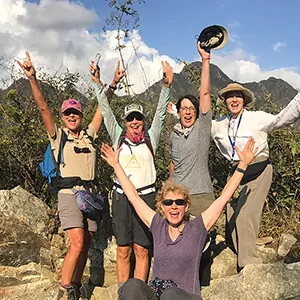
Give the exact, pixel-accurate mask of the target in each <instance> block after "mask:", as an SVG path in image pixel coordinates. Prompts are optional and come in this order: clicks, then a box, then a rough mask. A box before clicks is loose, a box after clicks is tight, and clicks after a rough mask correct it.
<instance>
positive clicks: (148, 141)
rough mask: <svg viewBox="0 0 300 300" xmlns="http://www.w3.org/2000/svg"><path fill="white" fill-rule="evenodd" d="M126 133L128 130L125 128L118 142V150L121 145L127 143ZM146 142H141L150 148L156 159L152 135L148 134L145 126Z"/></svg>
mask: <svg viewBox="0 0 300 300" xmlns="http://www.w3.org/2000/svg"><path fill="white" fill-rule="evenodd" d="M126 131H127V129H126V128H124V129H123V131H122V133H121V135H120V137H119V141H118V148H120V147H121V145H122V144H123V143H124V142H125V137H126ZM144 139H145V140H144V141H142V142H141V144H142V143H145V144H146V145H147V147H148V148H149V150H150V152H151V154H152V156H153V157H154V156H155V154H154V150H153V146H152V143H151V139H150V135H149V133H148V129H147V128H146V126H144Z"/></svg>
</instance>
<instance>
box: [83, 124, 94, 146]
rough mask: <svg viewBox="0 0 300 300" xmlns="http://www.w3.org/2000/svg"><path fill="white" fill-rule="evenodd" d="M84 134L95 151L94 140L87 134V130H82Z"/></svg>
mask: <svg viewBox="0 0 300 300" xmlns="http://www.w3.org/2000/svg"><path fill="white" fill-rule="evenodd" d="M83 132H84V134H85V135H86V136H87V138H88V139H89V140H90V141H91V144H92V145H93V147H94V148H95V149H96V150H97V145H96V143H95V141H94V139H93V138H92V137H91V136H90V135H89V134H88V133H87V129H86V128H85V129H83Z"/></svg>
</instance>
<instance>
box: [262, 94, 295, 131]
mask: <svg viewBox="0 0 300 300" xmlns="http://www.w3.org/2000/svg"><path fill="white" fill-rule="evenodd" d="M299 118H300V92H299V93H298V94H297V95H296V96H295V97H294V98H293V99H292V100H291V101H290V103H289V104H288V105H287V106H286V107H285V108H283V109H282V111H281V112H280V113H278V114H277V115H271V114H268V115H266V119H265V121H266V120H268V119H269V122H268V123H267V125H266V126H265V128H264V129H265V130H266V131H267V132H270V131H272V130H275V129H278V128H281V127H286V126H289V125H291V124H293V123H294V122H296V121H297V120H298V119H299Z"/></svg>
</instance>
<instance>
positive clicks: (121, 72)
mask: <svg viewBox="0 0 300 300" xmlns="http://www.w3.org/2000/svg"><path fill="white" fill-rule="evenodd" d="M124 76H125V69H120V61H119V60H118V62H117V66H116V70H115V77H114V79H113V81H112V83H111V86H116V85H117V84H118V83H119V82H120V80H121V79H122V78H123V77H124Z"/></svg>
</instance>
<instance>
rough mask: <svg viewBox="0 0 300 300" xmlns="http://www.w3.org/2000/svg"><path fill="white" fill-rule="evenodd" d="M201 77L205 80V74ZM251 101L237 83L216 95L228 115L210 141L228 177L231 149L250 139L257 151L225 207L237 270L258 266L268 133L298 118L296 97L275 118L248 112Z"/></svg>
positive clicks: (267, 183)
mask: <svg viewBox="0 0 300 300" xmlns="http://www.w3.org/2000/svg"><path fill="white" fill-rule="evenodd" d="M204 76H206V77H207V78H209V73H208V72H207V73H206V74H205V75H204ZM254 102H255V97H254V94H253V92H252V91H250V90H249V89H247V88H245V87H243V86H242V85H240V84H238V83H231V84H228V85H227V86H226V87H225V88H223V89H222V90H220V91H219V92H218V99H217V103H218V105H219V106H221V107H223V108H226V109H227V110H228V113H229V115H228V116H226V117H222V118H219V119H217V120H214V121H213V123H212V131H211V135H212V138H213V140H214V142H215V144H216V145H217V147H218V149H219V150H220V152H221V154H222V155H223V156H224V157H225V158H226V159H227V160H228V161H230V163H231V170H230V174H229V176H231V174H232V173H233V172H234V170H235V168H236V166H237V165H238V163H239V157H238V156H237V153H236V151H235V148H234V146H238V147H243V145H245V143H246V141H247V139H248V138H249V137H254V139H255V141H256V145H257V146H258V151H257V153H256V155H255V158H254V160H253V161H252V163H251V165H250V166H249V168H248V169H247V172H246V174H245V176H244V178H243V180H242V182H241V184H240V186H239V187H238V192H239V196H238V198H237V199H234V200H232V201H231V202H230V203H229V204H227V207H226V216H227V233H229V236H230V235H231V238H232V242H233V246H234V250H235V251H236V253H237V258H238V270H239V271H240V270H242V269H243V267H245V265H247V264H260V263H262V259H261V257H260V255H259V253H258V250H257V246H256V239H257V237H258V233H259V223H260V217H261V214H262V209H263V205H264V203H265V201H266V198H267V195H268V192H269V190H270V187H271V183H272V171H273V168H272V165H271V163H270V160H269V147H268V141H267V138H268V133H269V132H271V131H273V130H275V129H278V128H281V127H283V126H288V125H290V124H292V123H293V122H295V121H296V120H297V119H298V118H299V116H300V94H297V95H296V96H295V98H294V99H293V100H292V101H291V102H290V103H289V104H288V105H287V106H286V107H285V108H284V109H283V110H282V111H281V112H280V113H279V114H277V115H273V114H270V113H266V112H263V111H249V109H250V108H252V107H253V105H254Z"/></svg>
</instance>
